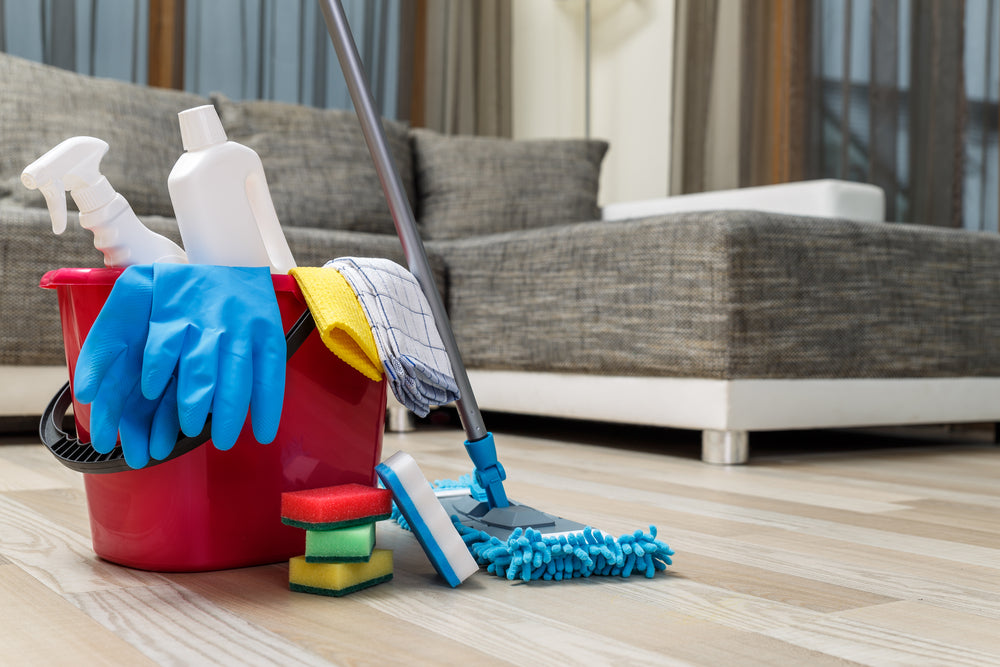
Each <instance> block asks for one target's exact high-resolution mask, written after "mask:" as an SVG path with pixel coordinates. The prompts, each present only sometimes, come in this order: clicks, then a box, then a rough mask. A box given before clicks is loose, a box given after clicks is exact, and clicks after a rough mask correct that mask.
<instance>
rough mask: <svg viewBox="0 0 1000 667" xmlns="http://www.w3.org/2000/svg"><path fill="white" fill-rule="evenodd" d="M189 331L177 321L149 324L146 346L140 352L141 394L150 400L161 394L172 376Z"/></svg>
mask: <svg viewBox="0 0 1000 667" xmlns="http://www.w3.org/2000/svg"><path fill="white" fill-rule="evenodd" d="M188 333H189V329H188V327H186V326H183V325H181V326H178V323H177V322H173V321H171V322H166V323H160V322H154V323H152V324H150V325H149V334H148V335H147V337H146V347H145V350H143V353H142V395H143V396H145V397H146V398H148V399H150V400H152V399H154V398H156V397H157V396H160V395H161V394H163V391H164V389H165V388H166V386H167V383H169V382H170V380H171V378H172V377H173V376H174V370H175V369H176V368H177V362H178V359H180V356H181V353H182V350H183V349H184V341H185V339H186V337H187V335H188Z"/></svg>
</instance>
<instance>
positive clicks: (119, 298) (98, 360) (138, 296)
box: [73, 266, 153, 403]
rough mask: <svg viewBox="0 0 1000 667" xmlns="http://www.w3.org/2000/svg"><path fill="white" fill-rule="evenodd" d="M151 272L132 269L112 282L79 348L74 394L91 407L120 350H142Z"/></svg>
mask: <svg viewBox="0 0 1000 667" xmlns="http://www.w3.org/2000/svg"><path fill="white" fill-rule="evenodd" d="M152 290H153V288H152V268H151V267H150V266H131V267H129V268H128V269H126V270H125V271H124V272H123V273H122V274H121V275H120V276H119V277H118V280H116V281H115V285H114V287H113V288H112V289H111V294H110V295H108V299H107V301H106V302H105V304H104V306H103V307H102V308H101V312H100V313H99V314H98V316H97V319H96V320H95V321H94V324H93V326H92V327H91V329H90V332H89V333H88V334H87V338H86V339H85V340H84V342H83V346H82V347H81V348H80V356H79V357H78V358H77V362H76V368H75V369H74V374H73V394H74V395H75V396H76V399H77V400H78V401H80V402H81V403H90V402H92V401H93V400H94V397H95V396H96V395H97V392H98V389H99V387H100V385H101V383H102V381H103V380H104V377H105V376H106V375H107V374H108V372H109V371H110V369H111V366H112V364H114V363H115V360H116V359H117V358H118V355H120V354H121V352H122V351H123V350H128V349H129V348H130V347H136V348H138V347H141V346H142V341H143V339H144V338H145V335H146V329H147V326H148V324H147V323H148V321H149V312H150V307H151V304H152V298H153V296H152Z"/></svg>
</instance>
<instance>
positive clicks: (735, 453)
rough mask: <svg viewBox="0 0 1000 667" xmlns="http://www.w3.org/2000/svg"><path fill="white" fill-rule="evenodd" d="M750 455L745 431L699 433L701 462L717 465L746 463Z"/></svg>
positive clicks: (708, 431)
mask: <svg viewBox="0 0 1000 667" xmlns="http://www.w3.org/2000/svg"><path fill="white" fill-rule="evenodd" d="M749 455H750V434H749V433H747V432H746V431H738V430H727V431H714V430H705V431H702V433H701V460H702V461H704V462H705V463H716V464H719V465H736V464H739V463H746V462H747V458H748V457H749Z"/></svg>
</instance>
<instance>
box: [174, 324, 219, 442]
mask: <svg viewBox="0 0 1000 667" xmlns="http://www.w3.org/2000/svg"><path fill="white" fill-rule="evenodd" d="M190 337H191V330H189V332H188V338H190ZM189 342H190V341H189ZM218 373H219V332H218V331H215V330H209V331H203V332H201V335H200V336H199V338H198V340H197V341H195V343H194V345H193V346H191V345H189V346H188V347H187V349H185V350H184V351H183V353H182V354H181V359H180V363H179V364H178V366H177V414H178V417H179V419H180V426H181V430H182V431H184V435H187V436H195V435H198V434H199V433H201V430H202V429H203V428H204V427H205V420H206V419H207V418H208V412H209V410H211V409H212V399H213V398H214V396H215V386H216V383H217V382H218Z"/></svg>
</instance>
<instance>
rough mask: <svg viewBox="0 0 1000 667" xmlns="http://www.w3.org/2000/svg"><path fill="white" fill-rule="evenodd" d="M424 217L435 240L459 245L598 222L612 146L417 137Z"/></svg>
mask: <svg viewBox="0 0 1000 667" xmlns="http://www.w3.org/2000/svg"><path fill="white" fill-rule="evenodd" d="M412 136H413V142H414V160H415V168H416V174H417V192H418V196H419V204H418V207H417V208H418V217H419V220H420V225H421V227H422V229H423V231H424V234H425V236H426V237H427V238H429V239H455V238H462V237H466V236H473V235H477V234H492V233H496V232H506V231H515V230H521V229H530V228H534V227H544V226H549V225H557V224H561V223H566V222H583V221H588V220H596V219H597V218H599V217H600V209H599V208H598V206H597V188H598V180H599V177H600V172H601V161H602V160H603V159H604V154H605V153H606V152H607V150H608V144H607V142H604V141H597V140H580V139H561V140H534V141H515V140H511V139H496V138H487V137H460V136H446V135H442V134H438V133H436V132H432V131H430V130H415V131H413V132H412Z"/></svg>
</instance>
